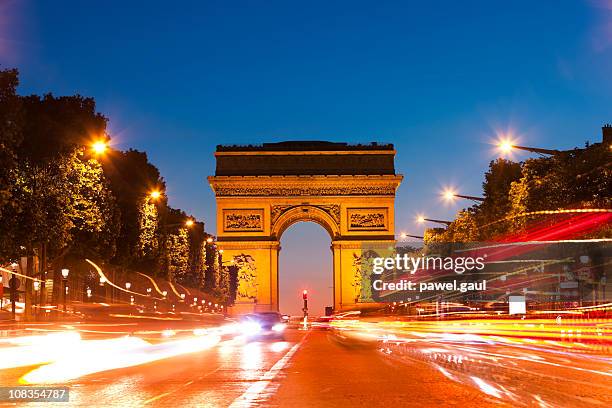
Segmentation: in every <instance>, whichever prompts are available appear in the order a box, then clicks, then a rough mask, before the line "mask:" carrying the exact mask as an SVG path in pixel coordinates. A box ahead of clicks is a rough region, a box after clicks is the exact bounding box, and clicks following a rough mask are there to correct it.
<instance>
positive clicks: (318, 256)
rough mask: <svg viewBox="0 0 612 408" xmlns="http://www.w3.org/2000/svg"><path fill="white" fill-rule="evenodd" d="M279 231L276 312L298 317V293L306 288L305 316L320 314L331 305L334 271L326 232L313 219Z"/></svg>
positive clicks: (300, 293) (300, 296)
mask: <svg viewBox="0 0 612 408" xmlns="http://www.w3.org/2000/svg"><path fill="white" fill-rule="evenodd" d="M316 224H318V225H316ZM283 232H284V234H282V239H281V248H282V249H281V251H280V252H279V268H278V269H279V270H278V282H279V294H278V295H279V298H278V299H279V310H280V311H281V313H287V314H291V315H302V313H303V312H302V306H303V301H302V291H303V290H304V289H307V290H308V309H309V315H310V316H320V315H323V314H324V311H325V307H326V306H333V291H334V287H333V286H334V276H333V274H334V272H333V257H332V251H331V247H330V244H331V239H330V236H329V235H328V233H329V231H326V228H324V227H323V226H322V225H321V224H320V223H318V222H316V221H315V220H312V219H301V220H299V221H294V222H293V223H291V224H290V225H289V226H287V228H285V229H284V230H283Z"/></svg>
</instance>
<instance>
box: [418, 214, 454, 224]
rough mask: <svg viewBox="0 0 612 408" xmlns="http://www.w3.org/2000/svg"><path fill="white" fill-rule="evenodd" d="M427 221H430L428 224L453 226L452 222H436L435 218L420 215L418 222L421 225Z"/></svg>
mask: <svg viewBox="0 0 612 408" xmlns="http://www.w3.org/2000/svg"><path fill="white" fill-rule="evenodd" d="M425 221H428V222H435V223H438V224H444V225H446V226H448V225H451V224H452V222H451V221H445V220H436V219H433V218H425V217H423V216H422V215H419V216H418V217H417V222H418V223H419V224H423V223H424V222H425Z"/></svg>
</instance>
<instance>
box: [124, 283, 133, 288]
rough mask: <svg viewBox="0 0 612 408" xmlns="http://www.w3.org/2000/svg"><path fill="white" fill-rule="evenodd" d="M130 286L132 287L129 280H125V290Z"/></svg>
mask: <svg viewBox="0 0 612 408" xmlns="http://www.w3.org/2000/svg"><path fill="white" fill-rule="evenodd" d="M131 287H132V284H131V283H130V282H125V288H126V289H127V290H130V288H131Z"/></svg>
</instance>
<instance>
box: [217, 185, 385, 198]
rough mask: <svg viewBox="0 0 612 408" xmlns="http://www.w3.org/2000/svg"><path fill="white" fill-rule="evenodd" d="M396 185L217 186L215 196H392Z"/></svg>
mask: <svg viewBox="0 0 612 408" xmlns="http://www.w3.org/2000/svg"><path fill="white" fill-rule="evenodd" d="M395 188H396V185H382V186H359V185H346V186H320V187H319V186H312V187H308V186H296V187H279V186H273V185H270V186H252V187H246V186H244V187H242V186H241V187H238V186H236V187H234V186H217V187H216V188H215V194H216V195H217V196H218V197H242V196H343V195H394V194H395Z"/></svg>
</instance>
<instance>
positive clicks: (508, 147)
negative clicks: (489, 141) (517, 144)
mask: <svg viewBox="0 0 612 408" xmlns="http://www.w3.org/2000/svg"><path fill="white" fill-rule="evenodd" d="M513 144H514V143H513V142H512V141H511V140H510V139H502V140H500V141H499V142H498V143H497V147H499V150H500V151H501V152H502V153H503V154H508V153H510V152H511V151H512V149H513V148H514V146H513Z"/></svg>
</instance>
